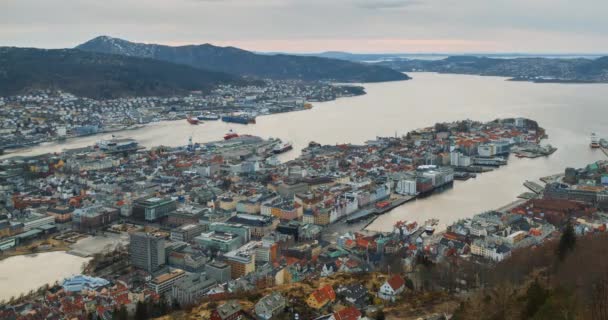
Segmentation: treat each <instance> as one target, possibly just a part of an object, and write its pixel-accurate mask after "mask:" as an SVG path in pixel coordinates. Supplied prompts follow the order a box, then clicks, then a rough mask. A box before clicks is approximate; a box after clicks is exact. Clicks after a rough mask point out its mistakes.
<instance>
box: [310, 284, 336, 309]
mask: <svg viewBox="0 0 608 320" xmlns="http://www.w3.org/2000/svg"><path fill="white" fill-rule="evenodd" d="M335 300H336V292H334V288H332V287H331V286H330V285H326V286H324V287H322V288H320V289H317V290H315V291H314V292H313V293H311V294H310V296H308V299H307V300H306V304H308V306H309V307H311V308H313V309H317V310H318V309H321V308H323V307H325V306H326V305H328V304H329V303H331V302H334V301H335Z"/></svg>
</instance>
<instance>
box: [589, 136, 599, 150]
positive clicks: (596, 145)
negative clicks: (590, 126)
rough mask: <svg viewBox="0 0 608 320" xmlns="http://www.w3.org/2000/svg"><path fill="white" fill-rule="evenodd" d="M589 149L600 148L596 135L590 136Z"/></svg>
mask: <svg viewBox="0 0 608 320" xmlns="http://www.w3.org/2000/svg"><path fill="white" fill-rule="evenodd" d="M590 146H591V148H593V149H596V148H599V147H600V140H599V138H598V137H597V135H596V134H595V132H594V133H592V134H591V144H590Z"/></svg>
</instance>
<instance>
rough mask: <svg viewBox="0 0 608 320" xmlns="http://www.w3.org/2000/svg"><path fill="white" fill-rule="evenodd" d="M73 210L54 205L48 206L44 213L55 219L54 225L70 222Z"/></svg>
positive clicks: (68, 207)
mask: <svg viewBox="0 0 608 320" xmlns="http://www.w3.org/2000/svg"><path fill="white" fill-rule="evenodd" d="M73 212H74V208H73V207H70V206H66V205H54V206H50V207H49V208H48V209H47V210H46V213H47V214H48V215H50V216H53V217H55V222H56V223H65V222H68V221H71V220H72V213H73Z"/></svg>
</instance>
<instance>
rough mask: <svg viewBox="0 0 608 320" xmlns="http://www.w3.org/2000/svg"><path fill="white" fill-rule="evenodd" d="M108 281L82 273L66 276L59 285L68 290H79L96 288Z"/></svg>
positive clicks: (105, 284) (106, 283)
mask: <svg viewBox="0 0 608 320" xmlns="http://www.w3.org/2000/svg"><path fill="white" fill-rule="evenodd" d="M109 284H110V282H109V281H108V280H106V279H103V278H95V277H89V276H85V275H82V274H79V275H76V276H73V277H69V278H66V279H65V280H63V283H62V284H61V286H62V287H63V290H65V291H69V292H81V291H83V290H97V289H99V288H103V287H105V286H107V285H109Z"/></svg>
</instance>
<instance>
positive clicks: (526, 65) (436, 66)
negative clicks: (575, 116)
mask: <svg viewBox="0 0 608 320" xmlns="http://www.w3.org/2000/svg"><path fill="white" fill-rule="evenodd" d="M376 65H382V66H385V67H390V68H393V69H395V70H399V71H403V72H412V71H425V72H439V73H456V74H475V75H483V76H500V77H510V78H513V80H522V81H535V82H580V83H585V82H608V57H601V58H597V59H590V58H572V59H566V58H530V57H528V58H513V59H502V58H488V57H478V56H452V57H448V58H445V59H441V60H417V59H394V60H391V61H382V62H379V63H376Z"/></svg>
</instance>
